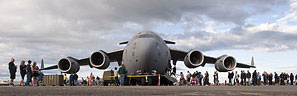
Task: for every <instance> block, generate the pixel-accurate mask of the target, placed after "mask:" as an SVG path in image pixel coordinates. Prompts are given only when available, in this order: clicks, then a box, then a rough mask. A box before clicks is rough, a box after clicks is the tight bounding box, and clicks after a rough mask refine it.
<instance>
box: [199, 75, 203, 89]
mask: <svg viewBox="0 0 297 96" xmlns="http://www.w3.org/2000/svg"><path fill="white" fill-rule="evenodd" d="M202 79H203V75H202V73H201V72H198V80H199V85H200V86H202Z"/></svg>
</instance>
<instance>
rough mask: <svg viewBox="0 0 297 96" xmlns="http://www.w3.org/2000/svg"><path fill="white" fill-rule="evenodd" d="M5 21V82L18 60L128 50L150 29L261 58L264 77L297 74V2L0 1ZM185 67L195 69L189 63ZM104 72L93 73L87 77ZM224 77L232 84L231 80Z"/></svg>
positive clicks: (0, 55)
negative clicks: (132, 40) (126, 44)
mask: <svg viewBox="0 0 297 96" xmlns="http://www.w3.org/2000/svg"><path fill="white" fill-rule="evenodd" d="M0 14H1V15H0V66H1V67H0V71H1V73H0V80H7V79H8V77H9V74H8V67H7V65H8V62H9V59H10V58H11V57H14V58H15V59H16V64H17V65H19V62H20V61H21V60H29V59H30V60H33V61H37V62H40V60H41V59H42V58H43V59H44V61H45V63H46V65H45V66H50V65H53V64H56V63H57V62H58V61H59V59H60V58H63V57H67V56H73V57H76V58H84V57H88V56H89V55H90V53H91V52H93V51H98V50H104V51H107V52H108V51H112V50H116V49H119V48H123V47H124V46H120V45H118V43H119V42H121V41H126V40H129V39H130V38H131V37H132V36H133V35H134V34H136V33H138V32H140V31H142V30H152V31H154V32H156V33H158V34H159V35H160V36H161V37H162V38H163V39H166V40H171V41H175V42H177V44H176V45H170V47H173V48H178V49H181V50H185V51H188V50H190V49H198V50H202V51H203V52H204V53H205V54H206V55H210V56H214V57H218V56H220V55H223V54H228V55H232V56H234V57H236V59H237V61H239V62H242V63H247V64H250V60H251V57H252V56H253V57H254V58H255V64H256V66H257V68H256V69H257V70H260V71H261V72H263V71H268V72H274V71H276V72H293V73H294V74H296V73H297V64H296V62H297V59H296V57H297V54H296V53H297V43H296V42H297V0H186V1H180V0H146V1H144V0H143V1H139V0H63V1H61V0H50V1H48V0H0ZM116 65H117V64H116V63H112V64H111V66H116ZM177 67H178V69H179V70H178V72H185V71H187V70H189V69H188V68H186V67H185V65H184V64H183V62H178V65H177ZM110 68H112V67H110ZM196 70H197V71H202V72H205V71H209V72H210V73H211V75H212V73H213V71H214V70H215V68H214V67H213V65H207V66H206V67H199V68H196V69H191V70H190V71H191V72H193V71H196ZM236 70H237V71H238V70H242V69H236ZM245 70H246V69H245ZM253 70H255V69H251V70H250V71H253ZM103 71H104V70H97V69H90V68H89V67H88V66H86V67H82V68H81V71H80V72H79V75H80V77H85V76H86V75H87V74H90V72H93V73H95V74H98V75H99V76H101V75H102V72H103ZM44 72H45V73H46V74H59V71H58V70H53V71H44ZM17 74H19V72H18V73H17ZM219 74H222V76H221V77H220V78H221V80H224V78H225V77H223V76H225V75H226V73H219ZM19 78H20V77H17V80H19Z"/></svg>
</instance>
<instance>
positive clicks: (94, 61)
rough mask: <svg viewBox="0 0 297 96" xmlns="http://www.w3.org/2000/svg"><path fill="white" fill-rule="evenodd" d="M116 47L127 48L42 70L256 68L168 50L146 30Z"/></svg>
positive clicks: (143, 71) (224, 58)
mask: <svg viewBox="0 0 297 96" xmlns="http://www.w3.org/2000/svg"><path fill="white" fill-rule="evenodd" d="M119 44H120V45H124V44H126V47H125V48H123V49H120V50H116V51H112V52H105V51H102V50H99V51H97V52H93V53H92V54H91V55H90V57H88V58H82V59H76V58H73V57H66V58H62V59H61V60H60V61H59V62H58V64H57V65H54V66H50V67H46V68H43V69H41V70H49V69H59V70H60V71H61V72H62V73H69V74H71V73H77V72H78V71H79V69H80V66H82V65H88V66H90V67H91V68H97V69H106V68H108V67H109V65H110V63H111V62H118V65H119V66H120V65H121V64H125V66H126V69H127V71H128V75H150V74H154V73H156V74H163V75H164V74H165V73H166V68H167V66H168V64H170V62H171V61H173V65H176V62H177V61H183V62H184V64H185V66H186V67H188V68H196V67H200V66H204V65H205V64H215V69H216V70H217V71H219V72H227V71H231V70H233V69H235V68H255V66H254V65H253V63H252V65H247V64H243V63H238V62H237V61H236V59H235V58H234V57H232V56H228V55H222V56H220V57H217V58H216V57H210V56H206V55H204V54H203V53H202V52H201V51H199V50H195V49H192V50H190V51H187V52H186V51H182V50H177V49H172V48H169V47H168V46H167V44H175V42H172V41H167V40H163V39H162V38H161V37H160V36H158V35H157V34H156V33H154V32H152V31H147V30H145V31H141V32H139V33H138V34H136V35H135V36H134V37H132V38H131V39H130V40H129V41H125V42H121V43H119ZM145 77H147V76H145Z"/></svg>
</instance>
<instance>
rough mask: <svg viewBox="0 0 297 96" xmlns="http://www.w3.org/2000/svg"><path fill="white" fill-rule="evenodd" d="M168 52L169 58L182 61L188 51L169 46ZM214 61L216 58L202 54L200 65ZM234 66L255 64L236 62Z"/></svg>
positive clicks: (249, 66)
mask: <svg viewBox="0 0 297 96" xmlns="http://www.w3.org/2000/svg"><path fill="white" fill-rule="evenodd" d="M170 54H171V60H177V61H184V58H185V56H186V55H187V54H188V52H185V51H181V50H177V49H172V48H170ZM216 61H217V58H215V57H210V56H205V55H204V61H203V64H202V65H204V64H206V63H209V64H215V63H216ZM252 63H253V62H252ZM236 67H237V68H256V67H255V66H253V64H252V65H247V64H243V63H237V65H236Z"/></svg>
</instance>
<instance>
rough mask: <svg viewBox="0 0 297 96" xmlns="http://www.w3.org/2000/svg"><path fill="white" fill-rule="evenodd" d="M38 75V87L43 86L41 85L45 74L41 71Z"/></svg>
mask: <svg viewBox="0 0 297 96" xmlns="http://www.w3.org/2000/svg"><path fill="white" fill-rule="evenodd" d="M38 74H39V76H38V79H37V86H42V85H40V83H41V81H43V76H44V74H43V73H42V72H41V71H39V72H38Z"/></svg>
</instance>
